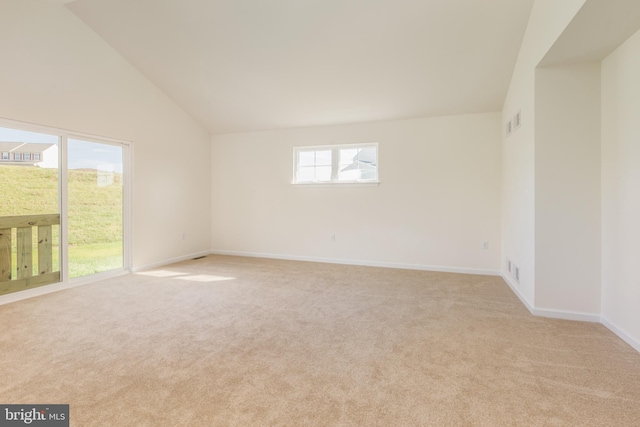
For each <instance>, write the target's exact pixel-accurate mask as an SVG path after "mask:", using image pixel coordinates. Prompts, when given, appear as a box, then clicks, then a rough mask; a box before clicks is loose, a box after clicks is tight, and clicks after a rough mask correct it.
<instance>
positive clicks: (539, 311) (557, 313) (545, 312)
mask: <svg viewBox="0 0 640 427" xmlns="http://www.w3.org/2000/svg"><path fill="white" fill-rule="evenodd" d="M533 315H534V316H540V317H548V318H550V319H562V320H577V321H579V322H591V323H600V321H601V319H600V315H599V314H593V313H581V312H579V311H566V310H551V309H547V308H534V309H533Z"/></svg>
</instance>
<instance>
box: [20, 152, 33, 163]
mask: <svg viewBox="0 0 640 427" xmlns="http://www.w3.org/2000/svg"><path fill="white" fill-rule="evenodd" d="M22 160H25V161H30V160H31V153H24V154H23V155H22Z"/></svg>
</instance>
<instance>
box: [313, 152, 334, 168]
mask: <svg viewBox="0 0 640 427" xmlns="http://www.w3.org/2000/svg"><path fill="white" fill-rule="evenodd" d="M316 165H317V166H331V150H322V151H316Z"/></svg>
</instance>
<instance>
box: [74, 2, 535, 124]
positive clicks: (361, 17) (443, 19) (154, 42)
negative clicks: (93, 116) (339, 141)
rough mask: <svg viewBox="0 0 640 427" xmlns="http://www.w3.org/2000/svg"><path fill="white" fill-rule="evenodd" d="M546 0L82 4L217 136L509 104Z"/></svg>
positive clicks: (78, 8) (80, 9)
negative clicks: (519, 61)
mask: <svg viewBox="0 0 640 427" xmlns="http://www.w3.org/2000/svg"><path fill="white" fill-rule="evenodd" d="M532 3H533V0H483V1H478V0H350V1H344V0H303V1H300V0H272V1H268V2H266V1H264V0H162V1H158V0H75V1H73V2H71V3H69V4H67V7H68V8H69V9H70V10H71V11H72V12H73V13H75V14H76V15H77V16H78V17H79V18H80V19H82V20H83V21H84V22H85V23H86V24H87V25H89V26H90V27H91V28H92V29H93V30H94V31H96V32H97V33H98V34H99V35H101V36H102V37H103V38H104V39H105V40H106V41H107V42H108V43H109V44H110V45H111V46H113V47H114V48H115V49H116V50H117V51H119V52H120V53H121V54H122V55H123V56H124V57H125V58H126V59H127V60H128V61H130V62H131V63H132V64H133V65H134V66H136V67H137V68H138V69H139V70H140V71H141V72H142V73H143V74H144V75H146V76H147V78H148V79H149V80H151V81H152V82H153V83H155V84H156V85H157V86H158V87H160V89H162V90H163V91H165V92H166V93H167V94H168V95H169V96H170V97H172V98H173V99H174V100H175V101H176V102H177V103H178V104H179V105H181V106H182V108H184V109H185V110H186V111H187V112H189V113H190V114H191V115H192V116H193V117H195V118H196V119H197V120H198V121H200V122H201V123H202V124H203V125H204V126H206V127H207V128H208V129H209V131H211V132H212V133H231V132H246V131H253V130H265V129H276V128H288V127H300V126H318V125H330V124H341V123H354V122H368V121H379V120H392V119H404V118H415V117H425V116H437V115H447V114H465V113H477V112H488V111H499V110H500V109H501V107H502V103H503V101H504V97H505V95H506V93H507V89H508V85H509V80H510V78H511V73H512V71H513V67H514V64H515V61H516V57H517V55H518V50H519V48H520V43H521V41H522V37H523V35H524V31H525V29H526V25H527V21H528V17H529V13H530V11H531V6H532Z"/></svg>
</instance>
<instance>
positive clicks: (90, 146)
mask: <svg viewBox="0 0 640 427" xmlns="http://www.w3.org/2000/svg"><path fill="white" fill-rule="evenodd" d="M122 155H123V151H122V147H121V146H117V145H110V144H100V143H95V142H88V141H80V140H74V139H70V140H69V145H68V161H69V166H68V168H69V170H68V188H69V196H68V198H69V203H68V206H69V213H68V217H69V218H68V224H69V277H71V278H73V277H79V276H85V275H89V274H94V273H100V272H103V271H108V270H113V269H117V268H122V267H123V262H124V261H123V260H124V258H123V215H122V212H123V187H122V183H123V181H122V178H123V175H122V173H123V162H122Z"/></svg>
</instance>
